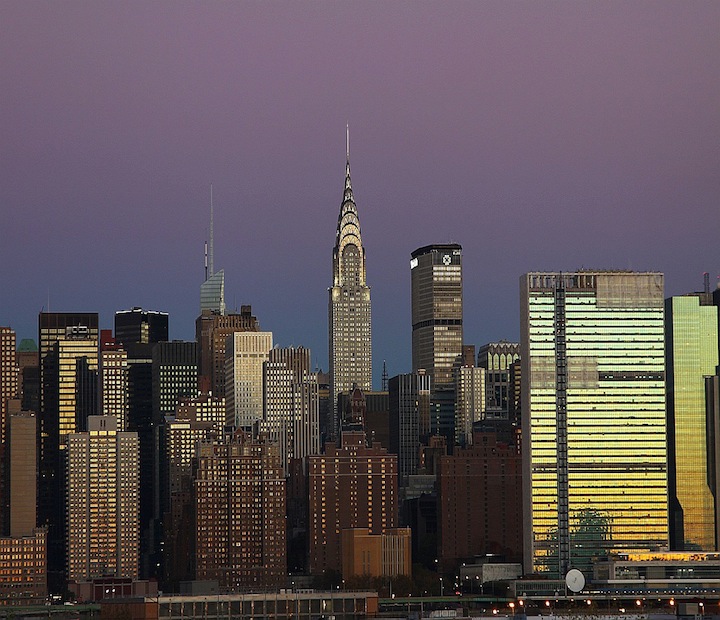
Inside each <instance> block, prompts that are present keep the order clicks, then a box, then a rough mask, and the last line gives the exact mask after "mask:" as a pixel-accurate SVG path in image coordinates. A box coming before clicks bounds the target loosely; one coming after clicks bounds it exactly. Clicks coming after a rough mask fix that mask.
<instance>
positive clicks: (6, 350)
mask: <svg viewBox="0 0 720 620" xmlns="http://www.w3.org/2000/svg"><path fill="white" fill-rule="evenodd" d="M17 393H18V364H17V354H16V351H15V332H14V331H13V330H12V329H10V328H9V327H0V450H1V449H2V447H1V446H2V444H3V442H4V441H5V428H6V426H7V401H8V400H9V399H11V398H15V397H16V396H17Z"/></svg>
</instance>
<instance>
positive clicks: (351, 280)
mask: <svg viewBox="0 0 720 620" xmlns="http://www.w3.org/2000/svg"><path fill="white" fill-rule="evenodd" d="M346 154H347V159H346V162H345V189H344V191H343V200H342V204H341V205H340V215H339V216H338V225H337V234H336V237H335V248H334V249H333V284H332V287H331V288H330V289H329V312H328V314H329V316H328V328H329V345H330V346H329V361H330V399H331V407H332V411H333V422H334V426H335V428H334V429H332V431H331V432H333V433H336V432H337V429H338V419H337V397H338V394H340V392H349V391H350V390H351V389H352V387H353V385H355V384H357V386H358V387H359V388H360V389H361V390H363V391H370V390H372V330H371V313H370V287H369V286H368V285H367V282H366V278H365V248H364V247H363V245H362V239H361V237H360V219H359V218H358V212H357V207H356V205H355V198H354V196H353V191H352V184H351V182H350V148H349V139H348V147H347V149H346Z"/></svg>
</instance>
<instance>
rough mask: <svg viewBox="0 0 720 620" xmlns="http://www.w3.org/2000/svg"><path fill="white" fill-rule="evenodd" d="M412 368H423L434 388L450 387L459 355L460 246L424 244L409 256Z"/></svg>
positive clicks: (460, 316) (460, 304)
mask: <svg viewBox="0 0 720 620" xmlns="http://www.w3.org/2000/svg"><path fill="white" fill-rule="evenodd" d="M410 281H411V294H412V300H411V301H412V369H413V372H417V371H418V370H420V369H424V370H425V371H426V372H427V373H428V375H430V376H431V377H432V379H433V385H442V384H452V383H453V368H454V367H455V364H456V362H457V359H458V358H459V357H460V356H461V355H462V346H463V303H462V299H463V296H462V247H461V246H460V245H458V244H457V243H450V244H436V245H427V246H425V247H422V248H418V249H417V250H415V251H414V252H413V253H412V258H411V260H410Z"/></svg>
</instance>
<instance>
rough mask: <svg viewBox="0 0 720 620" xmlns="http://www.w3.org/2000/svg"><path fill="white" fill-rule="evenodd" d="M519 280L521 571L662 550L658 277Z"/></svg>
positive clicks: (589, 274)
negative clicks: (621, 553) (621, 552)
mask: <svg viewBox="0 0 720 620" xmlns="http://www.w3.org/2000/svg"><path fill="white" fill-rule="evenodd" d="M520 282H521V294H520V301H521V310H520V317H521V346H520V351H521V363H522V376H523V379H524V382H523V394H522V404H523V421H522V429H523V449H522V454H523V478H524V480H525V481H526V484H525V485H524V493H525V496H524V500H525V501H524V504H525V523H524V524H523V530H524V533H525V544H524V560H525V572H541V573H545V574H547V575H560V576H563V575H565V574H566V573H567V571H568V570H569V569H570V568H573V567H574V568H578V569H580V570H582V571H583V572H584V573H585V572H586V571H590V567H591V564H592V562H593V560H594V559H596V558H599V557H603V556H605V555H606V554H607V553H609V552H611V551H613V550H615V549H622V550H629V551H632V550H638V551H641V550H657V549H667V547H668V542H669V539H668V518H667V507H668V482H667V477H668V474H667V447H666V423H665V359H664V333H663V314H664V312H663V275H662V274H660V273H635V272H629V271H599V272H595V271H581V272H578V273H562V274H561V273H529V274H526V275H524V276H523V277H522V278H521V281H520Z"/></svg>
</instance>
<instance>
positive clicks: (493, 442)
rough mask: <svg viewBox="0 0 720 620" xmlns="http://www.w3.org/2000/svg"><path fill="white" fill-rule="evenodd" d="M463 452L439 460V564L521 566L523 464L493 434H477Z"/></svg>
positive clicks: (446, 566) (448, 567) (451, 566)
mask: <svg viewBox="0 0 720 620" xmlns="http://www.w3.org/2000/svg"><path fill="white" fill-rule="evenodd" d="M468 444H469V445H468V446H467V447H465V448H459V449H458V450H456V452H455V454H453V455H452V456H442V457H440V463H439V470H438V477H437V488H438V533H439V544H438V558H439V561H440V564H441V566H442V568H443V570H455V569H456V568H457V566H459V565H460V564H461V563H462V562H464V561H467V562H470V561H471V560H472V559H473V558H475V557H478V556H480V557H485V556H500V557H502V558H503V561H505V562H519V561H520V560H521V559H522V553H523V538H522V514H523V513H522V476H521V469H522V468H521V465H522V463H521V458H520V455H519V454H518V453H517V450H515V449H514V447H512V446H508V445H507V444H503V443H499V442H498V441H497V437H496V435H495V434H494V433H475V435H474V437H473V439H472V441H470V442H468Z"/></svg>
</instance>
